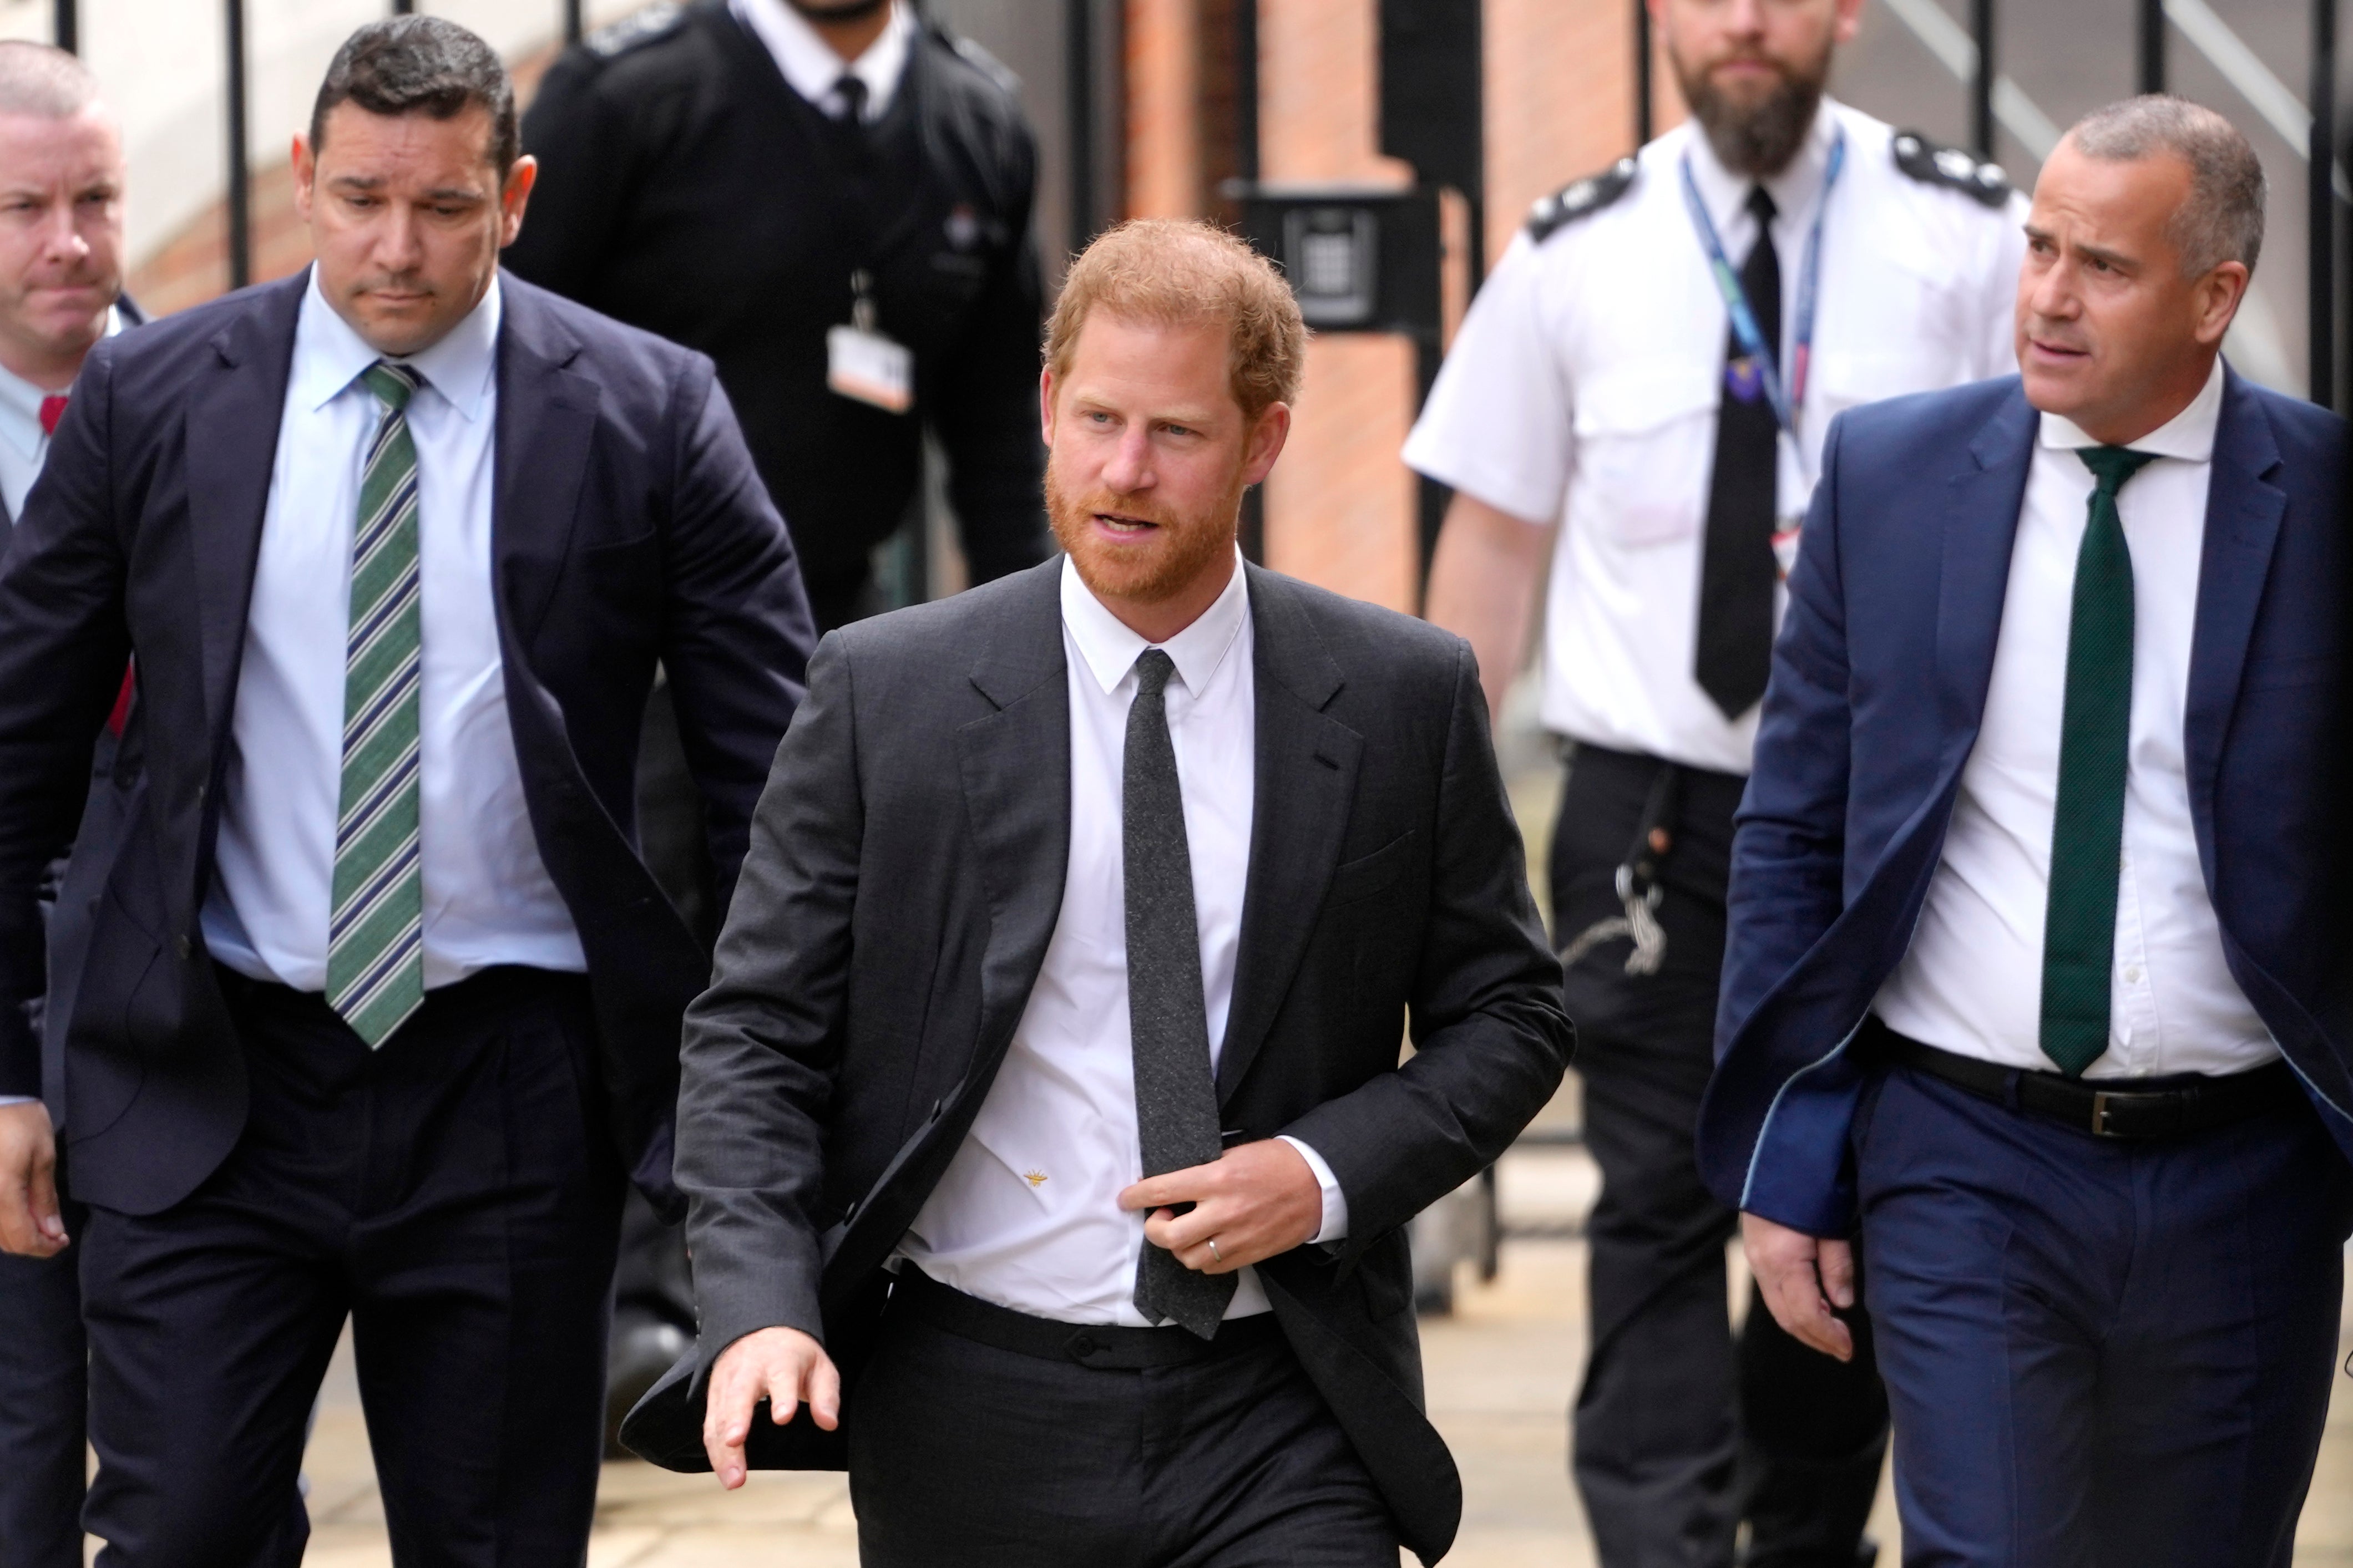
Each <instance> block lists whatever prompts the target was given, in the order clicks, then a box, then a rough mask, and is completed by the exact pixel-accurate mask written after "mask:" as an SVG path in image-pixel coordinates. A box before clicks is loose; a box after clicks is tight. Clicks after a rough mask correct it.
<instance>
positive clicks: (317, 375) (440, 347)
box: [287, 266, 505, 420]
mask: <svg viewBox="0 0 2353 1568" xmlns="http://www.w3.org/2000/svg"><path fill="white" fill-rule="evenodd" d="M504 309H505V307H504V305H503V303H502V301H501V295H500V291H499V279H498V277H497V275H496V274H495V273H493V274H492V275H491V286H490V288H489V289H485V290H484V291H483V294H482V298H481V300H480V302H479V303H477V304H476V305H475V306H474V308H473V309H472V310H469V311H468V312H466V317H465V319H464V320H463V321H459V323H458V324H457V326H455V327H453V328H451V329H450V331H449V334H448V336H447V337H445V338H443V339H442V340H441V341H440V342H438V343H435V344H434V345H433V346H432V347H431V348H428V349H426V350H423V351H422V352H420V353H414V354H410V355H408V356H407V357H406V359H403V360H402V361H401V363H403V364H406V365H407V366H409V367H410V368H411V369H413V370H415V371H416V372H417V374H418V375H420V376H422V377H424V378H425V384H426V385H427V386H429V387H431V388H432V389H433V390H434V391H435V392H437V393H438V394H440V395H441V398H442V400H443V401H444V402H446V403H448V405H450V406H451V407H452V408H455V409H456V410H457V411H458V412H459V414H460V415H462V416H465V417H466V418H467V419H469V420H472V419H476V418H479V417H480V416H481V413H482V405H483V402H484V400H485V399H487V398H488V397H489V395H490V393H491V386H492V385H493V384H494V383H495V382H496V380H497V376H498V357H499V356H498V346H499V322H500V320H501V317H502V315H503V313H504ZM384 357H385V356H384V355H382V354H380V353H376V351H375V350H374V349H372V348H370V347H369V346H368V343H367V340H366V339H365V338H363V337H361V336H360V335H359V333H357V332H355V331H353V330H352V326H351V323H350V322H348V321H344V320H343V317H341V316H339V315H337V314H335V309H334V307H333V306H332V305H330V304H328V303H327V296H326V295H325V293H324V292H322V290H321V289H320V287H319V269H318V268H316V267H315V266H314V267H312V268H311V284H310V287H309V288H307V289H303V290H302V310H301V315H300V316H299V317H298V318H297V319H296V321H295V323H294V374H293V378H292V382H291V384H290V386H289V387H288V390H287V395H288V396H289V397H290V398H291V399H293V400H294V402H295V405H296V406H298V407H301V408H308V409H317V408H323V407H325V406H326V405H328V404H329V403H331V402H332V401H333V400H334V399H335V398H337V397H339V396H341V395H343V391H344V389H345V388H347V387H349V386H350V385H351V384H352V383H353V382H354V381H357V380H358V379H359V377H360V373H361V372H362V371H364V370H365V369H367V367H368V366H370V365H372V364H374V363H375V362H376V361H377V360H379V359H382V358H384Z"/></svg>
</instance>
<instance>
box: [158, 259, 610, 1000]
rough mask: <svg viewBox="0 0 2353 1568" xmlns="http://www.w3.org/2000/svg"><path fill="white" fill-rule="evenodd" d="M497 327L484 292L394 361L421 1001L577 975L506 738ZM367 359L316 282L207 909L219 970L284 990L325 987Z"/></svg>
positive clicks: (276, 482)
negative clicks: (411, 483)
mask: <svg viewBox="0 0 2353 1568" xmlns="http://www.w3.org/2000/svg"><path fill="white" fill-rule="evenodd" d="M499 317H500V303H499V287H498V283H497V280H496V279H493V280H492V281H491V289H490V292H489V293H487V294H486V295H484V296H483V297H482V302H481V303H480V304H479V305H477V306H476V307H474V310H473V312H472V314H470V315H469V316H468V317H467V318H466V319H465V320H464V321H460V322H459V324H458V326H457V328H456V329H455V330H454V331H451V332H450V334H449V335H448V337H446V338H444V339H442V340H441V341H440V342H438V343H436V344H434V345H433V346H432V347H431V348H429V349H427V350H426V351H425V352H424V353H420V354H417V355H416V356H414V357H413V358H410V359H408V360H406V361H405V362H404V363H406V364H407V365H408V366H409V368H410V369H412V370H414V371H416V372H417V374H419V375H420V376H422V377H423V378H424V384H423V385H422V386H420V387H419V388H418V389H417V395H416V396H415V397H413V398H411V399H410V400H409V404H408V429H409V436H410V438H411V439H412V440H414V441H415V443H416V446H417V556H418V562H417V565H418V572H419V576H420V584H419V586H420V590H421V604H420V615H421V617H422V620H423V634H422V636H423V670H422V675H423V681H422V691H421V699H420V701H421V710H420V713H419V733H418V751H419V755H418V772H419V802H418V809H419V829H418V851H419V855H420V858H421V859H422V862H423V876H424V883H425V984H427V986H428V987H431V986H437V985H447V984H450V983H451V982H452V981H457V980H462V979H464V978H465V977H466V976H467V975H469V974H471V973H475V972H476V971H477V970H480V969H487V968H489V967H491V965H493V964H501V963H519V964H529V965H532V966H533V967H536V968H540V969H554V970H568V971H579V970H585V969H586V967H587V961H586V958H585V957H584V956H583V954H582V952H581V949H580V936H579V932H578V931H576V930H575V928H574V926H573V923H572V913H571V910H569V909H568V908H566V906H565V902H564V900H563V898H562V897H561V896H560V895H559V894H558V893H557V892H556V890H555V884H554V882H552V881H551V880H549V879H548V875H547V867H546V865H545V863H544V862H543V861H542V860H541V859H540V855H539V841H538V839H537V838H535V837H533V834H532V826H531V815H530V812H529V810H528V809H527V808H526V806H525V804H524V801H523V794H522V767H521V764H520V763H518V762H517V761H516V759H515V748H514V731H513V730H512V728H511V727H510V725H509V722H508V719H507V693H506V678H505V664H504V661H503V660H502V659H501V656H500V653H499V626H498V610H497V606H496V604H495V601H494V600H493V598H492V595H491V486H492V482H493V480H494V479H495V477H496V468H495V463H494V446H495V443H494V441H493V435H494V432H495V431H496V429H497V426H498V403H499V384H498V342H499ZM378 357H379V356H378V355H377V353H376V352H375V350H374V349H372V348H370V347H368V345H367V343H366V342H364V340H363V339H362V338H361V337H360V335H359V334H358V333H357V332H354V331H352V329H351V327H350V326H349V325H348V324H347V323H346V322H345V321H343V318H342V317H341V316H338V315H336V314H335V312H334V310H333V309H332V307H331V306H329V305H328V303H327V301H326V298H325V296H323V295H322V294H321V293H320V292H319V283H318V276H317V274H316V272H315V271H314V272H313V273H312V275H311V286H310V287H309V288H308V289H305V290H304V291H303V295H302V306H301V314H300V315H299V316H298V317H297V318H296V321H295V326H294V362H293V367H292V372H291V374H290V376H289V377H288V380H287V384H286V406H285V409H284V411H283V412H282V413H281V415H280V419H279V426H278V455H277V458H276V459H275V460H274V462H273V464H272V467H271V469H270V475H269V505H268V508H267V509H266V510H265V511H264V512H263V514H262V523H261V547H260V552H259V556H258V557H257V559H256V561H255V564H254V574H253V599H252V603H251V605H250V606H249V607H248V610H247V612H246V630H245V662H244V666H243V668H242V670H241V672H240V674H239V676H238V679H237V707H236V710H235V712H234V714H233V715H232V717H231V720H230V731H229V737H230V745H231V748H232V750H231V752H230V755H229V761H228V771H227V783H226V787H225V790H224V792H223V795H222V797H221V822H220V840H219V847H218V848H217V850H216V854H215V876H214V881H213V888H212V893H211V896H210V897H209V898H208V899H206V901H205V909H204V931H205V942H206V946H207V947H208V948H209V949H210V950H211V952H212V955H213V956H214V957H215V958H216V959H218V960H219V961H220V962H221V963H226V964H227V965H228V966H229V967H230V968H232V969H234V970H237V972H238V973H243V974H248V975H251V976H252V977H254V978H255V979H257V980H274V981H277V982H279V983H280V984H285V985H290V986H292V987H294V988H295V989H296V990H298V991H323V990H324V989H325V988H326V984H327V922H328V915H329V910H330V909H331V907H332V895H333V882H334V868H335V803H336V799H337V795H338V794H339V792H340V790H341V788H342V783H343V666H344V648H345V645H346V643H347V641H348V637H349V629H350V625H349V623H350V611H351V591H352V531H353V527H354V525H355V523H356V521H357V517H358V512H359V497H360V466H361V457H362V453H363V450H364V447H366V444H367V442H368V440H369V438H370V437H372V436H373V435H374V434H375V427H376V422H377V419H378V418H379V417H380V416H381V415H382V412H383V405H381V404H379V403H378V402H377V401H376V399H375V395H374V394H373V393H371V392H369V391H368V389H367V388H366V386H365V385H364V384H361V383H360V380H359V376H360V373H361V372H363V371H364V370H366V369H367V367H368V366H369V365H371V364H374V363H375V362H376V360H377V358H378Z"/></svg>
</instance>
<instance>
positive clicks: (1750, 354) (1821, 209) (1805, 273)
mask: <svg viewBox="0 0 2353 1568" xmlns="http://www.w3.org/2000/svg"><path fill="white" fill-rule="evenodd" d="M1845 165H1846V130H1845V128H1844V127H1841V128H1840V130H1839V132H1838V135H1837V136H1836V137H1835V138H1834V139H1833V140H1832V141H1831V156H1830V163H1829V165H1828V167H1827V168H1825V169H1824V171H1823V174H1822V194H1821V196H1820V200H1819V201H1817V202H1816V203H1815V205H1814V224H1813V228H1812V230H1811V232H1810V233H1809V234H1808V235H1807V237H1806V258H1805V261H1804V263H1803V265H1802V266H1800V268H1799V271H1798V321H1797V331H1796V332H1795V334H1794V335H1793V336H1792V338H1791V341H1790V345H1789V368H1788V374H1787V376H1786V377H1785V376H1784V375H1783V374H1782V372H1781V368H1780V364H1779V362H1778V358H1777V356H1776V355H1775V353H1774V352H1773V345H1772V344H1770V343H1768V342H1766V341H1765V333H1764V331H1763V329H1761V328H1760V327H1758V326H1757V312H1756V311H1754V310H1750V309H1749V307H1748V295H1747V293H1746V290H1744V289H1742V288H1741V287H1740V274H1739V273H1737V272H1736V271H1734V270H1733V267H1732V263H1731V261H1730V260H1729V259H1727V258H1725V254H1724V241H1723V240H1722V239H1721V238H1719V237H1717V235H1716V232H1715V222H1714V221H1713V220H1711V219H1710V218H1709V217H1708V216H1707V205H1706V204H1705V203H1704V202H1703V201H1701V200H1700V195H1699V182H1698V181H1697V180H1696V179H1694V177H1693V176H1692V165H1691V154H1690V153H1684V154H1683V205H1685V206H1687V207H1689V208H1690V209H1691V216H1692V226H1693V227H1694V228H1695V229H1697V230H1698V231H1699V239H1700V244H1701V245H1702V246H1704V247H1706V250H1707V263H1708V272H1709V274H1710V275H1711V276H1712V277H1714V278H1715V287H1716V290H1717V292H1719V293H1721V294H1722V295H1723V296H1724V307H1725V310H1726V311H1728V312H1729V313H1730V314H1731V317H1732V331H1733V335H1734V336H1735V337H1736V338H1738V339H1739V340H1740V352H1741V353H1743V354H1745V355H1746V357H1747V360H1748V363H1749V366H1750V368H1751V371H1752V373H1753V374H1755V375H1756V376H1757V380H1758V381H1759V382H1760V383H1761V384H1762V389H1763V391H1764V394H1765V399H1766V402H1767V404H1769V405H1771V407H1772V409H1773V420H1774V423H1775V424H1777V425H1778V426H1780V428H1781V439H1780V440H1779V442H1778V444H1777V445H1778V451H1779V454H1780V460H1779V462H1778V465H1777V467H1778V468H1780V469H1782V470H1784V471H1785V473H1784V478H1783V482H1782V483H1781V484H1780V487H1779V488H1780V490H1781V492H1782V493H1783V494H1790V493H1797V492H1801V491H1803V490H1804V489H1807V488H1808V487H1807V486H1806V485H1805V483H1804V482H1803V478H1804V474H1805V455H1804V452H1803V450H1802V448H1801V447H1799V444H1798V422H1799V419H1801V418H1802V417H1804V414H1805V405H1806V373H1807V372H1808V371H1809V370H1810V368H1811V361H1812V357H1813V348H1814V305H1815V292H1816V289H1817V288H1818V286H1819V285H1820V282H1821V276H1822V220H1823V219H1824V218H1825V217H1827V216H1829V215H1830V210H1831V188H1832V187H1833V186H1835V185H1836V184H1838V177H1839V171H1840V170H1841V169H1842V168H1844V167H1845ZM1788 470H1794V471H1795V472H1796V473H1797V474H1798V476H1799V483H1798V484H1797V485H1794V486H1793V485H1790V484H1788V482H1787V479H1786V471H1788ZM1779 503H1780V497H1779V496H1778V495H1777V496H1776V497H1775V498H1774V516H1775V520H1776V521H1775V523H1774V528H1773V556H1774V559H1775V560H1777V561H1778V562H1779V563H1780V565H1781V575H1782V576H1784V577H1787V576H1788V574H1789V568H1790V567H1791V566H1793V565H1795V564H1796V563H1797V559H1798V542H1799V536H1800V534H1801V532H1802V531H1803V530H1804V528H1805V521H1806V516H1805V512H1804V510H1803V509H1802V506H1801V508H1800V510H1798V511H1797V512H1795V513H1791V514H1784V513H1783V512H1782V511H1781V510H1780V504H1779Z"/></svg>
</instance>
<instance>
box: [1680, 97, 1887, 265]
mask: <svg viewBox="0 0 2353 1568" xmlns="http://www.w3.org/2000/svg"><path fill="white" fill-rule="evenodd" d="M1840 112H1841V110H1840V106H1839V104H1838V101H1837V100H1835V99H1832V98H1830V97H1828V96H1827V95H1826V96H1825V97H1824V98H1823V99H1822V101H1821V107H1820V108H1819V109H1817V110H1815V111H1814V122H1813V123H1812V124H1811V125H1810V126H1808V127H1807V128H1806V139H1805V140H1804V141H1803V142H1799V144H1798V151H1797V153H1796V154H1795V155H1794V156H1792V157H1791V158H1790V160H1789V164H1788V167H1787V168H1785V169H1783V170H1782V171H1781V172H1780V173H1779V174H1774V175H1771V176H1769V177H1767V178H1766V179H1763V180H1752V179H1750V178H1749V177H1748V176H1747V175H1746V174H1734V173H1733V172H1732V171H1731V170H1729V169H1727V168H1725V166H1724V163H1723V162H1722V161H1721V160H1720V159H1718V158H1717V157H1716V155H1715V148H1714V147H1713V146H1711V145H1710V144H1709V142H1708V140H1707V133H1706V132H1704V131H1703V130H1702V129H1701V128H1700V125H1699V121H1696V120H1691V121H1685V122H1684V123H1685V125H1686V126H1688V127H1689V131H1688V135H1689V137H1690V142H1689V146H1690V149H1691V162H1692V179H1693V181H1694V183H1695V184H1697V185H1698V186H1699V197H1700V202H1701V204H1702V205H1704V206H1705V207H1706V208H1707V216H1708V218H1709V221H1711V222H1713V223H1714V224H1715V229H1716V232H1717V233H1718V234H1719V235H1721V236H1723V237H1724V248H1725V255H1726V256H1727V257H1728V258H1730V259H1731V261H1732V263H1733V265H1735V266H1738V265H1739V263H1740V258H1741V257H1742V256H1743V255H1745V254H1746V251H1747V248H1748V247H1747V245H1746V243H1740V244H1736V243H1735V236H1736V235H1740V236H1746V233H1747V231H1748V225H1749V218H1748V211H1747V207H1748V191H1749V187H1751V186H1752V185H1758V184H1761V185H1763V186H1764V187H1765V194H1766V195H1769V196H1771V197H1772V198H1773V205H1774V207H1775V209H1776V210H1777V212H1778V215H1779V216H1778V221H1779V223H1781V224H1782V225H1784V226H1786V225H1787V224H1788V223H1789V222H1791V221H1792V220H1794V219H1796V218H1797V217H1798V216H1799V215H1800V214H1803V213H1807V212H1809V211H1810V209H1811V207H1812V205H1813V203H1814V200H1815V198H1816V197H1818V196H1820V195H1821V190H1822V176H1823V174H1826V173H1828V172H1829V169H1830V163H1831V142H1832V141H1833V140H1834V139H1835V138H1836V137H1837V135H1838V129H1839V114H1840ZM1848 156H1849V157H1852V156H1853V152H1852V149H1849V151H1848Z"/></svg>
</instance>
